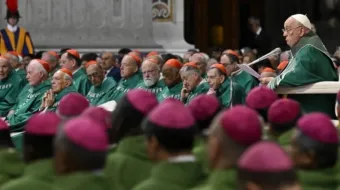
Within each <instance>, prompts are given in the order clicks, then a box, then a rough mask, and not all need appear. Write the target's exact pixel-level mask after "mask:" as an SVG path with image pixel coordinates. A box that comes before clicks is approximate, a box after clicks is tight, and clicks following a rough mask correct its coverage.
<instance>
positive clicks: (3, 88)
mask: <svg viewBox="0 0 340 190" xmlns="http://www.w3.org/2000/svg"><path fill="white" fill-rule="evenodd" d="M23 87H24V83H23V80H22V79H21V78H20V76H18V75H16V74H15V73H14V71H12V72H11V73H9V75H8V77H7V78H6V79H4V80H1V81H0V117H6V116H7V114H8V112H9V111H10V109H11V108H12V107H13V106H14V105H15V103H16V101H17V97H18V95H19V93H20V91H21V89H22V88H23Z"/></svg>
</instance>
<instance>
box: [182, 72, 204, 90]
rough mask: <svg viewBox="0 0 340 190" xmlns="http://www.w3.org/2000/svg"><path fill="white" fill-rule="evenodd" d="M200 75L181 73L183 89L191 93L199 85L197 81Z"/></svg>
mask: <svg viewBox="0 0 340 190" xmlns="http://www.w3.org/2000/svg"><path fill="white" fill-rule="evenodd" d="M200 77H201V76H199V73H197V72H195V71H183V72H181V78H182V81H183V88H186V89H187V90H188V91H189V92H191V91H192V90H193V89H194V88H195V87H196V86H197V85H198V83H197V80H198V78H200Z"/></svg>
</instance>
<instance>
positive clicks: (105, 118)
mask: <svg viewBox="0 0 340 190" xmlns="http://www.w3.org/2000/svg"><path fill="white" fill-rule="evenodd" d="M81 116H83V117H86V118H90V119H92V120H94V121H96V122H99V124H101V125H103V126H105V128H111V113H110V112H109V111H107V110H105V109H104V108H101V107H89V108H87V109H86V110H85V111H84V112H83V113H82V114H81Z"/></svg>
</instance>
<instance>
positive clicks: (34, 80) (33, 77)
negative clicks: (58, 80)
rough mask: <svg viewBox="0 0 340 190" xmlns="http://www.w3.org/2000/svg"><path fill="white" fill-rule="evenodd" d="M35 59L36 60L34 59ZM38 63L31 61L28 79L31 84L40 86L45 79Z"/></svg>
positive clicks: (28, 68)
mask: <svg viewBox="0 0 340 190" xmlns="http://www.w3.org/2000/svg"><path fill="white" fill-rule="evenodd" d="M33 61H34V60H33ZM37 67H38V65H37V64H34V63H32V62H31V63H30V64H28V66H27V76H26V78H27V81H28V83H29V84H30V85H31V86H38V85H39V84H40V83H41V82H42V79H43V76H44V74H43V73H42V71H41V69H39V68H37Z"/></svg>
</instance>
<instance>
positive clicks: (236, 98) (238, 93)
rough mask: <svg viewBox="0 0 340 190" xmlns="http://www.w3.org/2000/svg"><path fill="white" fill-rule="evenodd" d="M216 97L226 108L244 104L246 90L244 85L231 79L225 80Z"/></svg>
mask: <svg viewBox="0 0 340 190" xmlns="http://www.w3.org/2000/svg"><path fill="white" fill-rule="evenodd" d="M216 97H217V98H218V100H219V101H220V103H221V104H222V106H223V107H224V108H229V107H230V106H234V105H238V104H244V102H245V99H246V92H245V90H244V88H243V87H242V86H240V85H239V84H238V83H237V82H235V81H232V80H231V79H227V80H225V81H224V82H223V83H222V85H221V86H220V88H219V89H218V90H217V91H216Z"/></svg>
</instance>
